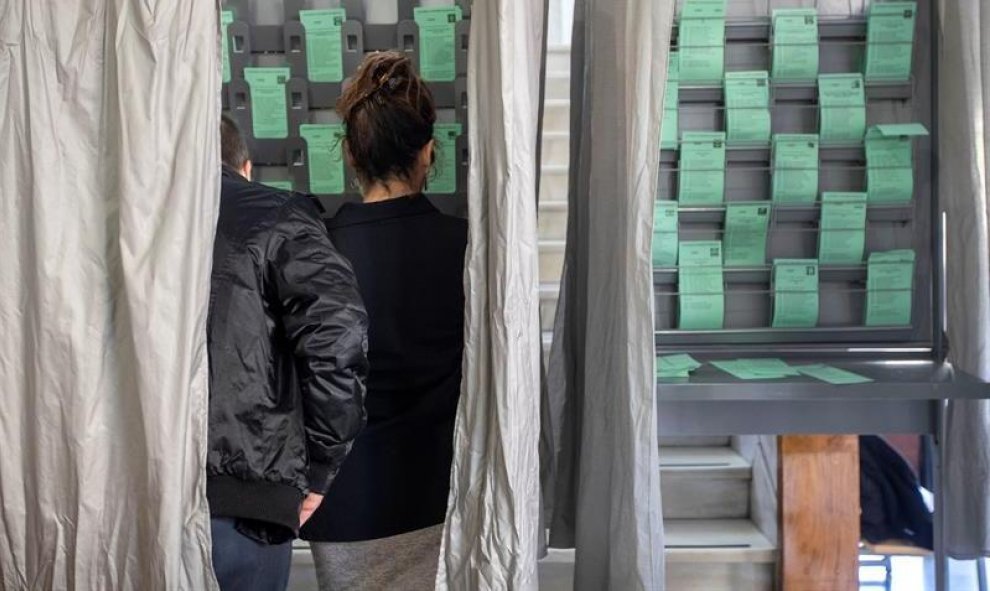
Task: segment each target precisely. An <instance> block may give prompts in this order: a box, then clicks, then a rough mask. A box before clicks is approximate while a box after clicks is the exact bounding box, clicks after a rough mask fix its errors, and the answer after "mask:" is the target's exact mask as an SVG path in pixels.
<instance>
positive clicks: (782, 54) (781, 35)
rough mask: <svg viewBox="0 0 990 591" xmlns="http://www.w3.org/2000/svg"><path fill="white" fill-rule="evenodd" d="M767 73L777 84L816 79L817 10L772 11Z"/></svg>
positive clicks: (779, 9) (788, 9) (777, 9)
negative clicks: (771, 47)
mask: <svg viewBox="0 0 990 591" xmlns="http://www.w3.org/2000/svg"><path fill="white" fill-rule="evenodd" d="M771 35H772V36H773V58H772V64H771V71H772V72H773V78H774V80H777V81H780V82H787V81H803V80H814V79H815V77H817V76H818V11H817V10H816V9H814V8H775V9H774V11H773V26H772V28H771Z"/></svg>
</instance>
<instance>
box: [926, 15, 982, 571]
mask: <svg viewBox="0 0 990 591" xmlns="http://www.w3.org/2000/svg"><path fill="white" fill-rule="evenodd" d="M940 19H941V31H940V35H939V38H940V45H941V47H940V55H939V72H940V76H941V79H940V81H939V87H938V96H939V140H940V141H939V163H940V172H939V178H940V185H939V194H940V196H941V204H942V208H943V210H944V212H945V218H946V224H947V225H946V229H945V237H946V241H947V244H946V255H947V256H946V262H947V265H946V280H947V301H946V304H947V308H948V323H947V325H948V326H947V330H948V335H949V351H950V360H951V361H952V362H953V363H954V364H955V366H956V367H957V368H959V369H961V370H963V371H966V372H969V373H971V374H973V375H976V376H978V377H980V378H982V379H984V380H990V241H988V231H987V226H988V219H987V215H988V212H987V199H988V198H990V193H988V190H990V177H988V164H990V162H988V150H990V6H988V5H987V4H986V3H985V2H983V1H981V0H942V1H941V2H940ZM944 458H945V470H946V477H947V479H948V484H949V487H948V490H947V491H946V492H947V494H946V499H947V504H948V507H947V509H948V514H947V517H946V535H947V540H946V542H947V545H946V548H947V550H948V552H949V554H950V555H951V556H953V557H955V558H959V559H972V558H977V557H980V556H988V555H990V403H988V402H987V401H977V402H958V403H952V404H950V405H949V410H948V439H947V442H946V451H945V454H944Z"/></svg>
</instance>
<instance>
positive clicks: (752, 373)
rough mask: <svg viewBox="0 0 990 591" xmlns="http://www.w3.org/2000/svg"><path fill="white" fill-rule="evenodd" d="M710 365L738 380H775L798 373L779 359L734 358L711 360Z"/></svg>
mask: <svg viewBox="0 0 990 591" xmlns="http://www.w3.org/2000/svg"><path fill="white" fill-rule="evenodd" d="M712 365H713V366H715V367H717V368H718V369H720V370H722V371H724V372H726V373H728V374H731V375H733V376H735V377H736V378H738V379H740V380H777V379H780V378H786V377H792V376H795V375H798V372H797V370H796V369H794V368H792V367H791V366H789V365H787V363H785V362H783V361H781V360H780V359H736V360H733V361H713V362H712Z"/></svg>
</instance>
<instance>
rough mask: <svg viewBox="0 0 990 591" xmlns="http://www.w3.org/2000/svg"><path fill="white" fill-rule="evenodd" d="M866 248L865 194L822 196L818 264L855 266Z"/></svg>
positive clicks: (861, 259) (826, 194) (827, 194)
mask: <svg viewBox="0 0 990 591" xmlns="http://www.w3.org/2000/svg"><path fill="white" fill-rule="evenodd" d="M865 246H866V193H823V194H822V214H821V221H820V223H819V231H818V262H819V263H821V264H823V265H858V264H861V263H862V262H863V249H864V247H865Z"/></svg>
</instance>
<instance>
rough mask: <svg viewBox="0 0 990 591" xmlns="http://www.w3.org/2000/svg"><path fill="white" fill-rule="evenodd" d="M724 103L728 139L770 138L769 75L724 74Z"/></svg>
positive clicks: (765, 140)
mask: <svg viewBox="0 0 990 591" xmlns="http://www.w3.org/2000/svg"><path fill="white" fill-rule="evenodd" d="M725 106H726V109H725V130H726V139H727V140H728V141H730V142H760V143H763V142H768V141H770V75H769V74H768V73H767V72H729V73H728V74H726V75H725Z"/></svg>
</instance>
